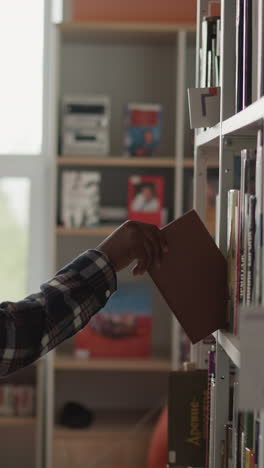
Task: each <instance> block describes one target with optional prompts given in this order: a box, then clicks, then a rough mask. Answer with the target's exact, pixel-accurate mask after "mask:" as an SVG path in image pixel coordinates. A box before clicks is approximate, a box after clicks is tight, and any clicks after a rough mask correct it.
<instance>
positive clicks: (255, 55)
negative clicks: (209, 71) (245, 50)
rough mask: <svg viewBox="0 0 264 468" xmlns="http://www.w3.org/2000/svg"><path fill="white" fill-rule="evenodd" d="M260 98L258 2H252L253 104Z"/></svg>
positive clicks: (254, 0)
mask: <svg viewBox="0 0 264 468" xmlns="http://www.w3.org/2000/svg"><path fill="white" fill-rule="evenodd" d="M257 98H258V1H256V0H253V2H252V102H254V101H256V100H257Z"/></svg>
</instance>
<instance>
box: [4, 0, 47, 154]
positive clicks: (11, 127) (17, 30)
mask: <svg viewBox="0 0 264 468" xmlns="http://www.w3.org/2000/svg"><path fill="white" fill-rule="evenodd" d="M0 11H1V15H0V57H1V79H0V83H1V85H0V102H1V106H0V128H1V138H0V154H13V155H14V154H27V155H30V154H39V153H40V152H41V146H42V92H43V34H44V0H0Z"/></svg>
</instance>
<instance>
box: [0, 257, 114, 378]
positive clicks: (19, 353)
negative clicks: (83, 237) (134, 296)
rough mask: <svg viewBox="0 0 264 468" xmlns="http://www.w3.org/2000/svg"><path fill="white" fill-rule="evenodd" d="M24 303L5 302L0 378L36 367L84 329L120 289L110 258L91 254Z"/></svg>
mask: <svg viewBox="0 0 264 468" xmlns="http://www.w3.org/2000/svg"><path fill="white" fill-rule="evenodd" d="M40 289H41V291H40V292H39V293H37V294H32V295H30V296H28V297H27V298H25V299H24V300H22V301H20V302H3V303H1V304H0V376H5V375H8V374H10V373H12V372H14V371H16V370H18V369H20V368H22V367H25V366H27V365H28V364H31V363H32V362H33V361H35V360H36V359H38V358H39V357H41V356H43V355H44V354H46V353H47V352H48V351H50V350H51V349H53V348H54V347H55V346H57V345H59V344H60V343H61V342H62V341H64V340H66V339H67V338H69V337H70V336H72V335H74V334H75V333H77V332H78V331H79V330H81V329H82V328H83V327H84V326H85V325H87V323H88V322H89V320H90V318H91V317H92V316H93V315H94V314H95V313H96V312H97V311H99V310H100V309H101V308H102V307H103V306H104V305H105V303H106V302H107V300H108V298H109V297H110V296H111V295H112V293H113V292H114V291H115V290H116V274H115V271H114V269H113V267H112V266H111V264H110V262H109V261H108V259H107V257H106V256H105V255H104V254H102V253H101V252H98V251H96V250H88V251H87V252H84V253H83V254H82V255H80V256H79V257H77V258H76V259H75V260H73V261H72V262H71V263H69V264H68V265H66V266H65V267H64V268H63V269H62V270H60V271H59V272H58V273H57V274H56V275H55V276H54V278H52V279H51V280H50V281H47V282H46V283H44V284H43V285H42V286H41V288H40Z"/></svg>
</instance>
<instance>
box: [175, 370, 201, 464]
mask: <svg viewBox="0 0 264 468" xmlns="http://www.w3.org/2000/svg"><path fill="white" fill-rule="evenodd" d="M207 375H208V372H207V370H194V371H187V372H179V371H176V372H172V373H171V374H170V376H169V403H168V414H169V419H168V466H169V467H176V466H192V467H196V466H205V459H206V409H207V379H208V377H207Z"/></svg>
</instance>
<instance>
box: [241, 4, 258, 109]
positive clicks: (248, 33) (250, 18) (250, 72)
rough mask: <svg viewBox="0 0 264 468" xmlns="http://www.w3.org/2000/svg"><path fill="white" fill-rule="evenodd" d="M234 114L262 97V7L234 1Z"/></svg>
mask: <svg viewBox="0 0 264 468" xmlns="http://www.w3.org/2000/svg"><path fill="white" fill-rule="evenodd" d="M234 28H235V31H236V112H239V111H241V110H242V109H244V108H245V107H247V106H248V105H249V104H251V103H252V102H254V101H255V100H256V99H258V98H259V97H261V96H262V95H263V94H264V51H263V48H264V5H263V1H262V0H236V24H235V25H234Z"/></svg>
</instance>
